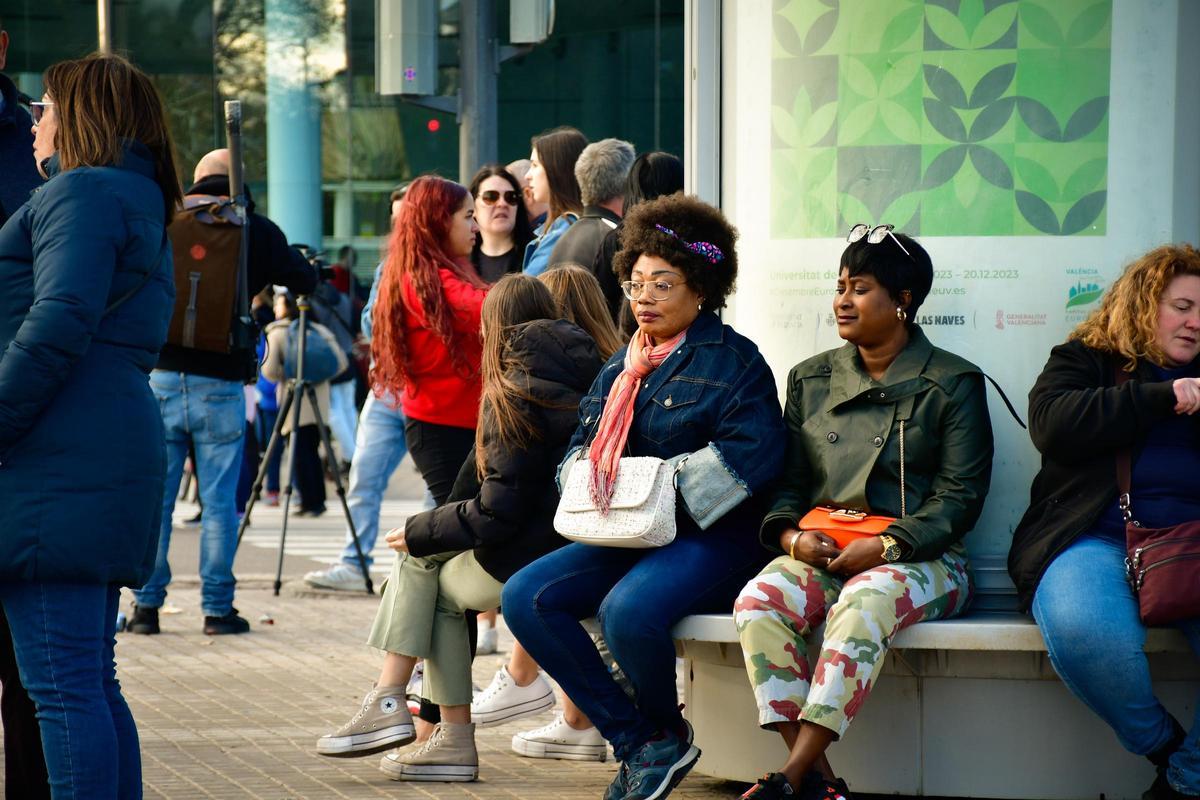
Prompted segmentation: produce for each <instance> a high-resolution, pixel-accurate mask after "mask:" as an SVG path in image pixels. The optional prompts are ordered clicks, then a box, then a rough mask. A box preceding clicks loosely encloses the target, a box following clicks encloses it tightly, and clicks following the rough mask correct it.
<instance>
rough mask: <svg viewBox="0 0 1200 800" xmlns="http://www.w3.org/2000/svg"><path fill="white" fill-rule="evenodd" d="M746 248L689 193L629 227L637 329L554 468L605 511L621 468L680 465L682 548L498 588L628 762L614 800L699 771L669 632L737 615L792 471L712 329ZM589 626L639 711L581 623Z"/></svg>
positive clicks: (772, 409) (544, 572)
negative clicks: (762, 531)
mask: <svg viewBox="0 0 1200 800" xmlns="http://www.w3.org/2000/svg"><path fill="white" fill-rule="evenodd" d="M736 239H737V233H736V232H735V231H734V229H733V228H732V226H730V224H729V223H728V222H727V221H726V220H725V218H724V217H723V216H722V215H721V212H720V211H718V210H717V209H715V208H713V207H711V206H709V205H706V204H705V203H702V202H700V201H699V200H696V199H694V198H691V197H686V196H684V195H682V194H675V195H670V196H667V197H661V198H658V199H657V200H653V201H651V202H648V203H644V204H642V205H639V206H638V207H637V208H636V209H635V210H634V211H633V212H632V213H631V214H630V215H629V217H627V218H626V221H625V225H624V229H623V232H622V234H621V249H620V251H619V252H618V254H617V257H616V259H615V261H614V265H615V267H616V269H617V273H618V276H619V277H620V279H621V281H622V284H621V288H622V291H623V292H624V294H625V296H626V297H627V298H628V299H629V304H630V308H631V310H632V311H633V315H634V318H635V319H636V320H637V325H638V327H637V330H636V331H635V332H634V334H633V337H632V339H631V340H630V342H629V344H628V345H627V346H626V347H624V348H622V349H621V350H618V351H617V352H616V353H615V354H614V355H613V357H612V358H610V359H609V360H608V363H607V364H605V366H604V368H603V369H602V370H601V372H600V375H599V377H598V378H597V379H596V381H595V383H593V384H592V387H591V389H590V390H589V391H588V394H587V396H586V397H585V398H584V399H583V402H582V403H580V406H579V423H580V424H579V427H578V429H577V430H576V432H575V436H574V438H573V439H572V441H571V444H570V446H569V447H568V448H567V457H566V459H565V460H564V461H563V464H562V466H560V467H559V485H560V486H561V485H562V484H563V481H564V480H565V479H566V477H567V475H568V474H569V472H570V470H571V469H572V467H575V466H576V464H577V462H580V461H582V464H579V467H580V468H583V469H588V470H590V471H591V477H592V480H593V482H594V485H595V486H597V487H598V491H599V492H600V494H601V497H602V498H603V497H604V496H611V492H612V489H613V486H614V484H615V481H616V478H617V475H618V471H619V469H620V458H621V456H624V455H628V456H655V457H658V458H662V459H664V460H667V461H669V462H671V463H672V464H674V465H675V466H676V468H677V469H676V476H675V478H676V481H675V483H676V487H677V489H676V491H677V492H678V498H677V500H678V502H677V509H678V511H677V519H676V521H677V529H678V532H677V534H676V538H675V540H674V541H673V542H672V543H671V544H669V545H666V546H665V547H660V548H655V549H646V550H630V549H623V548H603V547H594V546H590V545H586V544H579V543H574V544H569V545H567V546H566V547H563V548H562V549H560V550H557V551H555V552H553V553H551V554H549V555H547V556H544V557H542V558H541V559H539V560H537V561H535V562H533V563H532V564H530V565H529V566H527V567H525V568H524V569H523V570H521V571H520V572H518V573H517V574H516V575H514V576H513V577H512V578H511V579H510V580H509V582H508V583H507V584H506V586H505V589H504V595H503V606H504V615H505V618H506V620H507V621H508V624H509V627H510V628H511V629H512V631H513V632H514V633H515V634H516V636H517V638H518V639H519V640H520V642H521V644H522V645H524V646H525V648H526V649H527V650H528V651H529V652H530V654H531V655H533V657H534V658H535V659H536V660H537V661H538V663H539V664H541V665H542V668H543V669H545V670H546V672H548V673H549V674H550V675H551V676H552V677H553V678H554V679H555V680H556V681H558V683H559V685H560V686H561V687H562V688H563V691H564V692H566V694H567V695H568V696H570V697H571V699H572V700H573V701H575V703H577V704H578V706H579V707H580V709H582V710H583V712H584V713H585V714H586V715H587V716H588V718H590V719H591V721H592V722H593V723H594V724H595V725H596V727H597V728H598V729H599V730H600V733H602V734H603V735H604V738H605V739H607V740H608V741H609V742H610V743H611V744H612V746H613V750H614V752H615V754H616V757H617V759H618V760H619V761H621V762H622V763H621V767H620V769H619V770H618V773H617V777H616V779H615V780H614V781H613V783H612V785H611V786H610V787H609V789H608V791H607V792H606V793H605V797H606V798H625V799H626V800H637V799H641V798H645V799H648V798H660V797H665V796H666V795H667V794H669V793H670V791H671V789H673V788H674V787H675V785H676V784H678V782H679V781H680V780H682V779H683V776H684V775H686V774H687V772H688V770H690V769H691V767H692V765H693V764H695V762H696V759H697V758H699V756H700V751H699V749H698V748H696V747H695V746H694V745H693V744H692V735H691V728H690V726H689V725H688V724H687V723H686V722H685V721H684V719H683V717H682V716H681V714H680V707H679V705H678V698H677V697H676V692H675V648H674V644H673V643H672V640H671V629H672V628H673V627H674V626H675V624H676V623H677V622H678V621H679V620H681V619H682V618H683V617H685V616H687V615H689V614H696V613H703V612H713V611H725V610H726V609H728V608H729V607H730V605H731V604H732V603H733V600H734V597H736V595H737V591H738V589H739V588H740V587H741V586H742V585H743V584H744V583H745V582H746V580H748V579H749V578H750V577H751V576H752V575H754V574H755V573H756V572H757V571H758V570H759V568H761V567H762V565H763V563H765V560H766V559H765V554H764V553H763V552H762V550H761V548H759V547H758V546H757V543H756V541H755V530H756V529H757V527H758V520H759V518H760V515H761V512H762V509H761V508H760V507H759V504H758V502H757V500H758V497H759V494H760V492H761V491H762V490H763V489H764V488H765V487H766V486H767V484H768V483H769V482H770V481H771V480H772V479H773V478H774V477H775V475H776V473H777V472H778V471H779V469H780V466H781V464H782V461H783V441H784V426H783V419H782V412H781V411H780V407H779V400H778V398H777V395H776V389H775V380H774V378H773V377H772V375H771V370H770V368H769V367H768V366H767V362H766V361H765V360H764V359H763V357H762V355H761V354H760V353H759V351H758V348H757V347H756V346H755V345H754V343H753V342H751V341H750V340H749V339H747V338H746V337H744V336H742V335H740V334H738V333H737V332H736V331H734V330H733V328H731V327H729V326H728V325H724V324H722V322H721V320H720V318H719V317H718V316H717V314H716V311H717V310H718V309H720V308H721V307H723V306H724V305H725V300H726V298H727V297H728V296H729V293H730V292H731V291H732V290H733V285H734V281H735V279H736V278H737V253H736V252H735V251H734V243H735V241H736ZM593 616H594V617H597V618H598V619H599V621H600V625H601V628H602V632H603V636H604V640H605V641H606V642H607V644H608V647H609V649H610V650H611V651H612V654H613V657H614V658H615V660H616V661H617V663H619V664H620V665H621V668H622V670H623V671H624V672H625V674H626V675H627V676H628V678H629V680H630V683H631V684H632V686H633V690H634V692H633V697H632V698H631V697H630V696H629V695H627V694H626V693H625V692H624V691H623V690H622V689H621V687H620V685H618V683H617V682H616V681H615V680H614V679H613V677H612V675H611V674H610V673H609V671H608V670H607V669H606V668H605V666H604V662H603V661H602V660H601V658H600V655H599V654H598V653H597V650H596V647H595V645H594V644H593V643H592V639H591V638H590V637H589V636H588V634H587V632H586V631H585V630H584V628H583V627H582V626H581V625H580V624H579V620H582V619H586V618H588V617H593Z"/></svg>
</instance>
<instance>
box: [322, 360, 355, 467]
mask: <svg viewBox="0 0 1200 800" xmlns="http://www.w3.org/2000/svg"><path fill="white" fill-rule="evenodd" d="M357 422H358V409H357V408H355V407H354V381H353V380H349V381H343V382H342V383H331V384H329V427H330V429H332V430H333V437H334V438H335V439H337V441H338V447H339V448H341V454H342V460H343V461H350V462H353V461H354V451H355V449H356V448H357V447H358V444H357V442H356V435H355V432H354V426H355V423H357Z"/></svg>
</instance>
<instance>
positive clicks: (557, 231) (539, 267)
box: [522, 212, 579, 278]
mask: <svg viewBox="0 0 1200 800" xmlns="http://www.w3.org/2000/svg"><path fill="white" fill-rule="evenodd" d="M577 219H579V215H578V214H575V213H573V212H568V213H566V214H564V215H563V216H561V217H559V218H558V219H556V220H554V222H553V223H552V224H550V225H548V226H547V225H546V224H544V223H543V224H542V227H540V228H538V231H537V238H536V239H534V240H532V241H531V242H529V244H527V245H525V259H524V263H523V266H522V271H523V272H524V273H525V274H526V275H531V276H533V277H535V278H536V277H537V276H538V275H541V274H542V273H543V272H545V271H546V267H547V266H549V264H550V254H551V253H552V252H554V245H556V244H558V240H559V239H561V238H562V235H563V234H564V233H566V232H567V228H569V227H571V226H572V225H574V224H575V220H577Z"/></svg>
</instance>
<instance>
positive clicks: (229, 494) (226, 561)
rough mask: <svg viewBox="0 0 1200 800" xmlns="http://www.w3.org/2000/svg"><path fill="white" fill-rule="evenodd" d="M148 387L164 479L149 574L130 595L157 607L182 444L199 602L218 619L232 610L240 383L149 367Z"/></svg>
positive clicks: (242, 426)
mask: <svg viewBox="0 0 1200 800" xmlns="http://www.w3.org/2000/svg"><path fill="white" fill-rule="evenodd" d="M150 388H151V389H152V390H154V396H155V397H157V398H158V403H159V407H160V409H161V410H162V418H163V427H164V428H166V440H167V477H166V488H165V489H164V490H163V517H162V530H161V531H160V533H159V538H158V557H157V559H156V560H155V563H154V574H152V575H151V576H150V580H148V581H147V582H146V585H145V586H143V587H142V588H141V589H140V590H139V591H136V592H134V597H135V598H136V600H137V604H138V605H139V606H145V607H146V608H159V607H160V606H162V604H163V602H164V601H165V600H166V598H167V584H169V583H170V582H171V565H170V563H169V562H168V561H167V553H168V551H169V550H170V547H171V513H172V512H173V511H174V510H175V495H176V493H177V492H178V490H179V480H180V478H181V477H182V475H183V462H184V460H185V459H186V458H187V451H188V442H189V441H191V443H192V444H193V445H194V446H195V451H196V463H195V468H196V482H197V484H198V486H199V489H200V502H201V504H202V505H203V506H204V513H203V514H202V515H201V517H200V583H201V587H200V602H201V605H202V607H203V609H204V613H205V615H206V616H210V617H222V616H225V615H226V614H228V613H229V612H230V610H231V609H232V608H233V587H234V584H235V581H234V578H233V557H234V555H235V553H236V548H237V511H236V509H235V507H234V500H235V496H236V493H237V480H238V472H239V471H240V467H241V462H242V437H243V436H245V433H246V399H245V394H244V393H243V391H242V384H241V383H239V382H238V381H224V380H220V379H219V378H204V377H201V376H199V375H186V374H183V373H179V372H165V371H163V370H154V372H152V373H150Z"/></svg>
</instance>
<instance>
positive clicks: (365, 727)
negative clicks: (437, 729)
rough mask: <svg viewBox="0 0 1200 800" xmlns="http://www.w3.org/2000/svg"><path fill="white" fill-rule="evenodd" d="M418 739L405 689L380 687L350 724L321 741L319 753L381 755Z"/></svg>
mask: <svg viewBox="0 0 1200 800" xmlns="http://www.w3.org/2000/svg"><path fill="white" fill-rule="evenodd" d="M415 738H417V734H416V729H415V728H414V726H413V719H412V714H410V713H408V705H407V704H406V703H405V700H404V687H403V686H376V687H375V688H374V689H372V690H371V691H369V692H367V696H366V697H364V698H363V701H362V706H361V707H360V708H359V710H358V713H357V714H355V715H354V716H353V717H351V719H350V721H349V722H347V723H346V724H345V725H343V726H342V727H340V728H338V729H337V730H336V731H334V732H333V733H330V734H326V735H325V736H322V737H321V738H320V739H318V740H317V753H318V754H319V755H323V756H333V757H334V758H354V757H357V756H368V755H370V754H372V753H379V752H381V751H383V750H387V749H389V748H392V747H396V746H397V745H406V744H408V743H409V742H411V741H412V740H413V739H415Z"/></svg>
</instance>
